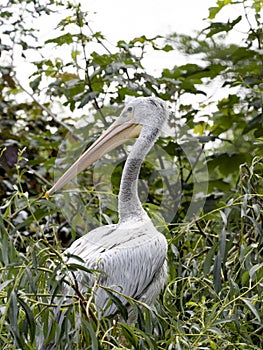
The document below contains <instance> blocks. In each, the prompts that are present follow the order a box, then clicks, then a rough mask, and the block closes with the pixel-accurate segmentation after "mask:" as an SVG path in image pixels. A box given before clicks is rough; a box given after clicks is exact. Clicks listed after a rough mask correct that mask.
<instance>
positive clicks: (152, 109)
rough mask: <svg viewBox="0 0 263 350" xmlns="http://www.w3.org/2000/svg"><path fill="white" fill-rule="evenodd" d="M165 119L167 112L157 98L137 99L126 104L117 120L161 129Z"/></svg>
mask: <svg viewBox="0 0 263 350" xmlns="http://www.w3.org/2000/svg"><path fill="white" fill-rule="evenodd" d="M167 117H168V110H167V107H166V105H165V103H164V101H163V100H161V99H160V98H157V97H138V98H136V99H134V100H132V101H131V102H129V103H128V104H127V106H126V107H125V108H124V109H123V111H122V113H121V115H120V117H119V119H118V120H119V121H121V122H123V123H127V122H131V123H134V124H138V125H141V126H145V127H146V128H147V127H155V128H158V129H161V128H162V126H163V124H164V122H165V121H166V120H167Z"/></svg>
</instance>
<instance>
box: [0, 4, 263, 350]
mask: <svg viewBox="0 0 263 350" xmlns="http://www.w3.org/2000/svg"><path fill="white" fill-rule="evenodd" d="M63 3H64V2H63V1H61V3H60V2H59V1H55V0H45V1H40V0H36V1H30V0H27V1H20V0H9V1H7V0H6V1H4V5H1V7H0V8H1V13H0V25H1V39H0V49H1V51H0V52H1V58H0V60H1V64H0V74H1V80H0V95H1V99H0V111H1V119H0V136H1V138H0V140H1V143H0V180H1V181H0V196H1V207H0V212H1V217H0V235H1V238H0V247H1V250H0V276H1V279H0V303H1V306H0V347H1V349H5V350H7V349H8V350H11V349H27V350H30V349H41V346H42V345H43V344H49V343H50V342H53V343H54V344H56V349H85V350H86V349H117V348H118V349H124V348H126V349H189V348H191V349H262V347H263V337H262V334H263V326H262V324H263V305H262V299H263V297H262V292H263V258H262V256H263V251H262V250H263V235H262V231H263V229H262V224H263V209H262V203H263V198H262V193H263V150H262V149H263V148H262V143H263V141H262V140H263V115H262V102H263V101H262V90H263V55H262V50H263V33H262V18H261V15H262V7H263V3H262V0H235V1H234V0H224V1H223V0H217V1H215V3H214V6H213V7H211V8H210V9H209V15H208V18H207V23H208V24H207V26H206V28H205V29H204V30H203V31H201V32H200V33H196V35H192V36H187V35H183V34H178V33H172V34H169V35H167V37H159V36H158V37H155V38H147V37H145V36H144V35H142V36H141V37H137V38H134V39H133V40H131V41H129V42H126V41H124V40H121V38H120V41H119V42H118V43H117V45H116V48H115V50H114V51H113V50H109V48H108V45H107V41H106V40H105V38H104V36H103V33H101V32H93V31H92V28H91V27H90V26H89V13H85V12H84V11H83V10H82V8H81V6H80V5H74V3H73V2H72V3H71V2H70V1H68V2H67V4H66V5H64V4H63ZM226 8H230V9H231V11H230V13H232V14H233V18H228V17H224V13H225V12H224V11H225V9H226ZM57 13H60V17H59V19H58V24H57V27H56V29H54V33H55V34H54V37H50V38H48V39H46V40H45V42H41V38H40V36H39V33H38V32H37V30H36V29H35V28H36V25H37V22H38V21H39V20H42V21H43V23H45V21H46V22H48V21H49V18H53V17H54V16H56V14H57ZM61 14H62V15H63V16H62V15H61ZM234 14H236V17H235V16H234ZM237 14H238V15H237ZM240 28H242V32H241V29H240ZM237 33H238V39H236V40H234V39H233V34H237ZM237 40H238V43H236V41H237ZM157 51H158V52H163V54H164V55H165V54H166V53H169V54H171V52H174V53H175V57H176V55H177V52H181V53H182V54H183V55H184V57H185V60H186V63H185V64H183V65H180V66H179V65H176V59H175V66H174V67H173V68H172V69H168V68H166V67H163V70H162V72H161V73H160V74H159V75H158V76H153V75H151V74H149V73H148V72H147V69H146V68H145V67H144V65H143V62H144V57H145V55H146V54H148V53H149V52H151V54H153V55H154V53H155V52H157ZM21 67H27V68H26V69H27V70H28V71H29V74H28V75H29V76H28V77H27V78H25V77H23V80H22V78H19V77H21V76H23V75H21ZM22 69H23V68H22ZM149 95H155V96H159V97H160V98H162V99H164V100H165V101H167V104H168V106H169V108H170V110H171V117H170V120H169V126H168V132H167V133H166V134H164V135H163V137H162V138H160V140H159V141H158V143H157V146H156V147H155V149H154V151H153V152H152V153H151V154H150V155H149V156H148V157H147V159H146V161H145V163H144V165H143V167H142V171H141V176H140V177H141V181H140V195H141V199H142V201H143V202H144V207H145V208H146V209H147V211H148V213H149V215H151V217H152V218H153V220H154V222H155V224H156V226H158V228H159V229H160V230H161V231H162V232H163V233H164V234H165V236H166V237H167V240H168V243H169V254H168V264H169V282H168V285H167V287H166V289H165V290H164V291H163V293H162V294H161V296H160V298H159V300H158V301H157V303H156V305H155V308H154V309H148V308H145V309H143V310H141V309H139V308H138V305H137V303H136V301H133V302H132V304H133V307H134V308H135V309H136V310H137V312H138V321H137V322H136V323H135V324H133V325H127V324H126V323H125V322H123V321H118V320H109V319H98V317H97V314H96V312H95V308H94V306H93V299H92V293H93V291H92V289H91V290H90V292H89V294H88V295H85V296H84V295H81V294H80V293H77V296H76V298H75V299H74V300H72V301H71V302H68V303H67V304H65V303H63V304H62V305H61V302H62V301H60V298H59V295H60V293H61V290H60V288H61V282H62V280H67V272H68V271H69V270H72V269H73V270H74V269H75V268H77V267H76V266H66V265H65V264H64V263H63V260H62V258H61V252H62V251H63V249H64V247H65V246H67V245H68V244H69V243H70V242H71V241H72V240H74V239H75V238H76V237H78V236H80V235H82V234H84V233H85V232H87V231H88V230H90V229H92V228H94V227H97V226H99V225H101V224H107V223H111V222H116V221H117V212H116V196H117V194H118V186H119V181H120V176H121V170H122V166H123V162H124V161H125V157H126V152H127V148H126V146H124V147H122V148H119V149H118V150H116V151H114V152H111V153H110V156H109V157H107V158H105V159H104V160H103V161H102V162H100V163H99V164H98V165H96V166H95V168H92V169H88V170H87V171H85V172H84V173H83V174H81V175H80V176H79V177H78V183H76V182H75V183H74V185H72V186H71V188H69V189H68V190H67V191H64V192H63V193H61V194H60V195H58V196H56V197H55V198H51V199H50V200H46V199H45V198H43V193H44V191H45V190H46V189H47V188H49V187H50V185H51V184H52V183H53V181H54V176H55V177H57V176H58V175H59V173H61V171H62V169H64V168H65V167H67V166H68V165H69V164H70V163H71V162H72V159H73V158H74V157H76V156H77V154H79V153H80V152H81V151H83V149H85V148H86V147H87V146H88V145H89V144H90V143H91V142H93V141H94V139H95V137H97V136H98V135H99V134H100V133H101V130H102V129H103V128H105V127H106V126H107V125H108V124H109V123H110V122H111V121H112V120H113V119H114V117H115V116H117V115H118V113H119V111H120V110H121V109H122V107H123V105H124V101H125V98H127V97H129V96H149ZM112 164H113V165H112ZM105 169H107V172H105ZM54 173H55V175H54ZM105 173H106V175H105ZM109 297H110V298H114V301H115V302H116V297H114V296H113V295H112V294H110V293H109ZM119 308H120V313H121V314H122V316H123V318H124V319H125V316H126V310H125V308H124V307H123V306H122V305H121V304H119ZM60 310H63V314H62V316H61V317H60V322H59V323H57V321H56V317H57V315H58V313H59V312H60Z"/></svg>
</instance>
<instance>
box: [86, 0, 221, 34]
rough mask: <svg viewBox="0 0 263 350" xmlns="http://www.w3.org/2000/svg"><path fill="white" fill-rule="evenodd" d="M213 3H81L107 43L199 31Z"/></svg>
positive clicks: (135, 0)
mask: <svg viewBox="0 0 263 350" xmlns="http://www.w3.org/2000/svg"><path fill="white" fill-rule="evenodd" d="M215 3H216V0H163V1H160V0H132V1H129V2H125V1H123V0H111V1H109V0H93V1H85V0H82V4H83V5H84V7H86V9H87V10H88V11H90V12H91V13H92V12H96V14H95V15H93V16H92V17H93V22H91V25H92V27H93V28H94V29H95V30H100V31H102V32H103V33H104V34H105V35H106V37H107V38H108V39H109V40H110V41H116V40H119V39H120V38H123V39H132V38H134V37H136V36H141V35H146V36H149V37H151V36H155V35H158V34H161V35H165V34H168V33H171V32H179V33H189V32H190V31H192V30H195V29H201V28H203V26H204V22H203V18H205V17H207V16H208V8H209V7H211V6H215Z"/></svg>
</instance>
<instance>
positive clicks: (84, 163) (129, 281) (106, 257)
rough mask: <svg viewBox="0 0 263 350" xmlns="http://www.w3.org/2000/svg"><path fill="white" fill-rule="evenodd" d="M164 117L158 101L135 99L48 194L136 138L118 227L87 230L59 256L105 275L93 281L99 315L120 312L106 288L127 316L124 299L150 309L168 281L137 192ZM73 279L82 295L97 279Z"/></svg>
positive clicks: (159, 237) (159, 244) (160, 244)
mask: <svg viewBox="0 0 263 350" xmlns="http://www.w3.org/2000/svg"><path fill="white" fill-rule="evenodd" d="M167 118H168V110H167V108H166V106H165V103H164V102H163V101H162V100H161V99H159V98H155V97H139V98H136V99H134V100H132V101H131V102H130V103H128V104H127V105H126V107H125V108H124V109H123V111H122V112H121V114H120V116H119V118H118V119H117V120H116V121H115V122H114V123H113V124H112V125H111V126H110V127H109V128H108V129H107V131H105V132H104V133H103V134H102V135H101V136H100V137H99V138H98V139H97V141H95V142H94V143H93V145H92V146H91V147H90V148H89V149H88V150H87V151H86V152H85V153H84V154H83V155H82V156H81V157H80V158H79V159H78V160H77V161H76V162H75V163H74V164H73V165H72V166H71V167H70V168H69V169H68V170H67V171H66V172H65V173H64V175H62V176H61V177H60V179H59V180H58V181H57V182H56V183H55V184H54V186H53V187H52V188H51V189H50V190H49V191H48V192H47V193H46V198H48V197H50V196H51V195H53V194H54V193H55V192H56V191H58V190H59V189H61V188H62V187H63V186H64V185H65V184H67V183H68V182H69V181H70V180H71V179H73V178H74V177H75V176H76V175H77V174H78V173H80V172H81V171H82V170H84V169H85V168H87V167H88V166H90V165H91V164H92V163H94V162H95V161H96V160H98V159H99V158H100V157H102V156H103V155H104V154H105V153H107V152H109V151H110V150H112V149H114V148H115V147H117V146H118V145H120V144H121V143H123V142H125V141H126V140H128V139H131V138H137V140H136V142H135V143H134V145H133V147H132V149H131V151H130V153H129V155H128V157H127V160H126V162H125V166H124V169H123V174H122V178H121V184H120V191H119V196H118V214H119V222H118V223H117V224H112V225H106V226H102V227H98V228H96V229H94V230H92V231H90V232H89V233H87V234H85V235H84V236H82V237H81V238H79V239H77V240H76V241H75V242H73V244H72V245H71V246H70V247H69V248H68V249H66V250H65V252H64V253H63V255H64V257H65V259H67V262H68V263H75V264H76V263H78V264H81V265H83V266H84V267H85V268H88V269H97V270H99V271H102V272H103V273H102V274H99V277H98V278H97V285H98V288H96V290H95V293H94V302H95V305H96V308H97V310H98V312H99V313H100V314H102V315H103V316H106V317H108V316H114V315H115V314H117V313H118V307H117V305H116V304H114V303H111V302H110V301H109V296H108V294H107V292H106V290H105V289H108V288H109V289H110V290H112V291H115V294H116V296H117V297H118V298H119V299H120V300H121V302H122V303H123V305H125V306H126V307H127V310H128V312H129V313H130V311H129V310H131V306H130V305H129V302H128V299H127V298H125V297H124V296H123V295H125V296H128V297H130V298H133V299H135V300H138V301H140V302H142V303H145V304H147V305H149V306H151V305H152V304H153V303H154V301H155V299H156V298H157V297H158V295H159V293H160V291H161V290H162V288H163V287H164V285H165V283H166V280H167V262H166V255H167V241H166V239H165V237H164V236H163V234H161V233H160V232H158V231H157V229H156V228H155V226H154V225H153V223H152V222H151V220H150V218H149V217H148V215H147V214H146V212H145V210H144V209H143V207H142V205H141V203H140V200H139V196H138V190H137V181H138V177H139V171H140V167H141V164H142V162H143V160H144V158H145V156H146V155H147V153H148V152H149V150H150V149H151V147H152V146H153V144H154V143H155V141H156V140H157V138H158V137H159V134H160V131H161V129H162V126H163V124H164V123H165V121H166V119H167ZM74 276H75V277H74V278H75V280H76V281H77V284H78V288H79V290H80V291H81V292H82V293H84V294H85V291H87V289H88V287H92V286H93V285H94V283H95V277H94V276H93V275H92V274H89V273H87V272H85V271H83V269H80V270H78V271H77V272H74ZM99 286H103V287H106V288H104V289H103V288H100V287H99ZM113 293H114V292H113ZM64 294H65V295H66V294H72V289H71V290H70V287H68V286H65V287H64Z"/></svg>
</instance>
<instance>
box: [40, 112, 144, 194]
mask: <svg viewBox="0 0 263 350" xmlns="http://www.w3.org/2000/svg"><path fill="white" fill-rule="evenodd" d="M140 131H141V125H139V124H136V123H135V122H134V120H126V121H125V120H119V119H118V120H116V121H115V122H114V123H113V124H112V125H111V126H110V127H109V128H108V129H107V130H106V131H105V132H104V133H103V134H102V135H101V136H100V137H99V138H98V139H97V140H96V141H95V142H94V143H93V144H92V145H91V146H90V148H89V149H88V150H87V151H86V152H84V153H83V154H82V155H81V156H80V157H79V159H78V160H77V161H76V162H75V163H74V164H73V165H72V166H71V167H70V168H69V169H68V170H67V171H66V172H65V173H64V174H63V175H62V176H61V177H60V178H59V179H58V181H57V182H56V183H55V184H54V186H53V187H52V188H51V189H50V190H49V191H47V192H46V193H45V197H46V198H48V197H49V196H51V195H52V194H53V193H55V192H56V191H58V190H59V189H61V188H62V187H63V186H64V185H66V184H67V183H68V182H69V181H71V180H72V179H73V178H74V177H76V176H77V175H78V174H79V173H80V172H81V171H83V170H84V169H86V168H87V167H88V166H90V165H91V164H93V163H94V162H95V161H96V160H98V159H100V158H101V157H102V156H103V155H104V154H105V153H107V152H109V151H111V150H113V149H114V148H116V147H117V146H119V145H120V144H122V143H124V142H125V141H127V140H129V139H132V138H135V137H138V136H139V134H140Z"/></svg>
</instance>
